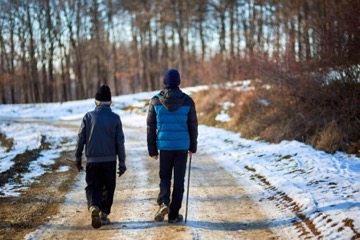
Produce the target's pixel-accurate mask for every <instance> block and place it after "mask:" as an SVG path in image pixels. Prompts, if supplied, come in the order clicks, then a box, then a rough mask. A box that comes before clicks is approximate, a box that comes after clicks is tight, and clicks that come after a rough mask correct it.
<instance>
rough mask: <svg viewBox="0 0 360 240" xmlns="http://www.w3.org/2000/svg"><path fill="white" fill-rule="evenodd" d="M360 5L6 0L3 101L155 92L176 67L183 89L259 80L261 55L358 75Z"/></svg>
mask: <svg viewBox="0 0 360 240" xmlns="http://www.w3.org/2000/svg"><path fill="white" fill-rule="evenodd" d="M359 12H360V2H359V1H352V0H315V1H314V0H291V1H290V0H282V1H274V0H152V1H150V0H27V1H23V0H16V1H14V0H2V1H1V4H0V99H1V100H0V101H1V103H4V104H5V103H28V102H54V101H69V100H75V99H84V98H91V97H93V96H94V92H95V91H96V88H97V87H98V86H99V85H100V84H102V83H106V84H108V85H110V87H111V88H112V91H113V95H118V94H126V93H134V92H141V91H149V90H155V89H159V88H161V87H162V74H163V72H164V71H165V70H166V69H168V68H177V69H179V71H180V73H181V76H182V86H193V85H199V84H210V83H223V82H228V81H233V80H240V79H244V78H248V77H256V76H257V75H258V74H259V73H261V71H263V70H264V69H259V66H261V64H260V63H261V62H266V63H271V64H274V65H276V66H277V68H286V69H290V68H291V67H293V66H296V67H294V68H295V69H299V66H301V67H300V68H301V69H302V71H308V72H309V73H310V72H319V71H322V72H329V71H331V70H343V69H348V68H349V67H351V69H352V71H350V72H348V74H353V72H354V66H355V70H356V71H357V72H359V61H360V46H359V43H360V27H359V26H360V18H359V15H358V13H359ZM351 79H352V81H353V80H354V79H355V81H356V80H358V79H357V78H356V77H355V78H351Z"/></svg>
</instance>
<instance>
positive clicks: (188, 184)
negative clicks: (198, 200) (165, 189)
mask: <svg viewBox="0 0 360 240" xmlns="http://www.w3.org/2000/svg"><path fill="white" fill-rule="evenodd" d="M191 158H192V154H190V158H189V173H188V181H187V191H186V210H185V223H186V221H187V212H188V203H189V187H190V170H191Z"/></svg>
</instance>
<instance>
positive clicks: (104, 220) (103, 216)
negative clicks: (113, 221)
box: [100, 212, 110, 225]
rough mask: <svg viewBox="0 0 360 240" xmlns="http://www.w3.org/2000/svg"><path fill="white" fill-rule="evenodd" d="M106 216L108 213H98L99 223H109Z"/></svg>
mask: <svg viewBox="0 0 360 240" xmlns="http://www.w3.org/2000/svg"><path fill="white" fill-rule="evenodd" d="M107 216H108V215H107V214H106V213H103V212H101V213H100V220H101V225H109V224H110V219H109V218H108V217H107Z"/></svg>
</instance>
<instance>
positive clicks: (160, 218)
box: [154, 203, 169, 222]
mask: <svg viewBox="0 0 360 240" xmlns="http://www.w3.org/2000/svg"><path fill="white" fill-rule="evenodd" d="M168 213H169V208H168V206H166V204H165V203H162V204H161V205H160V208H159V211H157V213H156V214H155V218H154V219H155V221H156V222H162V221H164V218H165V215H166V214H168Z"/></svg>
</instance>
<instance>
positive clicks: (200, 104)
mask: <svg viewBox="0 0 360 240" xmlns="http://www.w3.org/2000/svg"><path fill="white" fill-rule="evenodd" d="M268 72H269V71H268ZM354 76H356V75H354ZM263 79H264V80H263V81H262V82H256V84H257V86H256V91H247V92H238V91H234V90H228V89H212V90H208V91H204V92H200V93H197V94H195V95H194V100H195V102H196V104H197V109H198V112H199V121H200V122H201V123H203V124H207V125H211V126H218V127H223V128H225V129H229V130H232V131H236V132H240V133H241V135H242V136H243V137H246V138H251V139H261V140H265V141H269V142H275V143H277V142H280V141H282V140H298V141H301V142H305V143H307V144H310V145H312V146H313V147H314V148H316V149H319V150H323V151H326V152H329V153H334V152H335V151H337V150H343V151H347V152H349V153H357V154H358V153H359V149H360V132H359V131H358V129H359V127H360V83H358V82H357V80H356V79H350V80H349V77H348V78H345V79H340V80H339V79H337V80H334V79H333V80H330V81H329V80H328V79H327V80H326V81H325V80H324V78H323V77H322V76H320V75H318V76H316V77H314V76H311V75H310V74H304V73H301V71H299V73H297V74H284V73H283V72H276V70H274V69H273V71H272V72H271V74H270V75H267V76H266V75H264V77H263ZM265 85H266V86H271V87H270V88H269V87H267V88H265V87H264V86H265ZM225 101H229V102H233V103H234V104H235V106H234V107H232V108H230V109H229V115H230V116H231V121H229V122H226V123H220V122H217V121H215V117H216V115H217V114H218V113H219V112H220V110H221V107H220V106H219V103H221V102H225ZM264 103H266V104H264Z"/></svg>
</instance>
